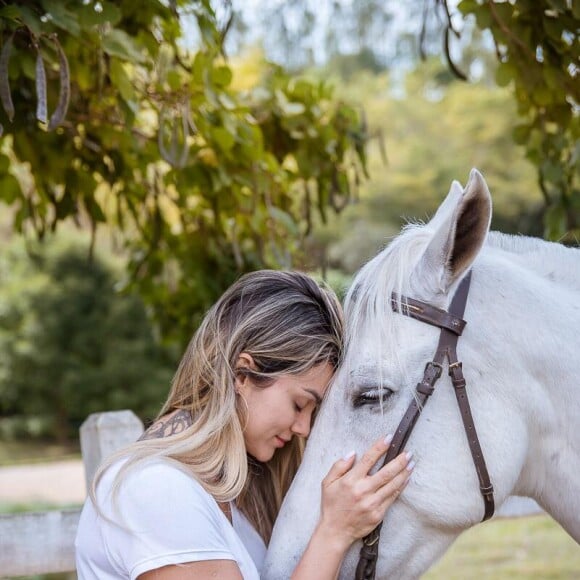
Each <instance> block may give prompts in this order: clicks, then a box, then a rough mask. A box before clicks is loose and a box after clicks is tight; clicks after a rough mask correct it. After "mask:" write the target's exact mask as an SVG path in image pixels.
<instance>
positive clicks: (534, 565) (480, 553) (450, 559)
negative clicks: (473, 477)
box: [9, 516, 580, 580]
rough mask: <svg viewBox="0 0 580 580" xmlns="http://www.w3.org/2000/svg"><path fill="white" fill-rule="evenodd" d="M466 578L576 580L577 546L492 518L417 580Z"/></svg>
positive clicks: (50, 577) (544, 527)
mask: <svg viewBox="0 0 580 580" xmlns="http://www.w3.org/2000/svg"><path fill="white" fill-rule="evenodd" d="M74 578H76V576H75V575H74V574H45V575H40V576H26V577H20V578H19V580H74ZM472 578H476V579H477V580H532V579H533V580H573V579H574V580H578V579H579V578H580V547H579V546H578V544H577V543H576V542H575V541H574V540H573V539H572V538H570V536H568V535H567V534H566V533H565V532H564V530H563V529H562V528H561V527H560V526H559V525H558V524H557V523H556V522H554V520H552V519H551V518H550V517H548V516H533V517H524V518H515V519H509V520H507V519H506V520H494V521H492V522H488V523H485V524H482V525H480V526H477V527H475V528H473V529H471V530H469V531H468V532H465V534H462V535H461V537H460V538H459V539H458V540H457V542H455V544H454V545H453V546H452V547H451V549H450V550H449V551H448V552H447V554H446V555H445V556H444V557H443V559H442V560H441V561H440V562H439V563H438V564H437V565H436V566H435V567H433V568H432V569H431V571H430V572H428V573H427V574H425V575H424V576H423V580H471V579H472ZM9 580H13V579H9ZM390 580H396V579H390Z"/></svg>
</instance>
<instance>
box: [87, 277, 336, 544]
mask: <svg viewBox="0 0 580 580" xmlns="http://www.w3.org/2000/svg"><path fill="white" fill-rule="evenodd" d="M342 350H343V318H342V310H341V307H340V304H339V302H338V300H337V298H336V296H335V295H334V293H333V292H332V291H330V290H328V289H326V288H324V287H321V286H319V285H318V284H317V283H316V282H315V281H314V280H312V279H311V278H310V277H308V276H306V275H304V274H301V273H299V272H279V271H273V270H262V271H258V272H253V273H250V274H246V275H244V276H242V277H241V278H240V279H239V280H238V281H237V282H236V283H235V284H233V285H232V286H231V287H230V288H229V289H228V290H227V291H226V292H225V293H224V295H223V296H222V297H221V298H220V299H219V300H218V302H217V303H216V304H215V305H214V306H213V307H212V308H211V309H210V310H209V312H208V313H207V314H206V316H205V318H204V320H203V321H202V323H201V325H200V327H199V329H198V330H197V332H196V333H195V334H194V336H193V338H192V339H191V341H190V343H189V345H188V347H187V349H186V351H185V353H184V355H183V358H182V359H181V362H180V364H179V367H178V369H177V372H176V374H175V377H174V379H173V384H172V387H171V391H170V393H169V396H168V399H167V401H166V403H165V405H164V406H163V408H162V409H161V412H160V414H159V417H163V416H164V415H167V414H168V413H171V412H173V411H175V410H178V409H182V410H187V411H188V412H189V413H190V415H191V417H192V424H191V426H190V427H188V428H187V429H185V430H184V431H182V432H180V433H178V434H175V435H171V436H169V437H166V438H160V439H146V440H142V441H138V442H136V443H134V444H132V445H131V446H129V447H128V448H125V449H124V450H122V451H120V452H119V453H117V454H115V455H113V456H112V457H111V458H110V459H109V460H107V461H106V462H105V464H104V465H103V467H102V468H101V469H100V470H99V472H98V473H97V476H96V477H95V481H94V484H93V487H92V490H91V498H92V499H93V502H94V503H95V505H97V503H96V501H95V498H96V494H95V489H96V485H97V483H98V481H99V479H100V477H101V476H102V474H103V473H104V471H105V470H106V469H107V468H108V467H109V466H110V465H111V464H112V463H114V462H115V461H117V460H118V459H120V458H121V457H128V459H127V461H126V462H125V464H124V465H123V467H122V468H121V469H120V470H119V473H118V474H117V476H116V479H115V482H114V485H113V497H115V494H116V491H118V487H119V485H120V482H121V478H122V477H123V476H124V475H125V474H126V473H127V470H129V469H132V468H133V467H135V466H136V465H137V464H139V463H140V462H142V461H144V460H146V459H148V458H153V457H163V458H166V459H168V460H170V461H172V462H174V463H175V465H176V466H177V467H179V468H180V469H182V470H185V471H187V473H189V474H190V475H193V476H194V477H195V478H196V479H197V480H198V481H199V483H200V484H201V485H202V486H203V487H204V488H205V490H206V491H207V492H208V493H209V494H211V495H212V496H213V497H214V498H215V499H216V501H218V502H228V501H233V500H235V501H236V505H237V506H238V507H239V508H240V510H241V511H242V512H243V513H244V514H245V515H246V517H247V518H248V519H249V520H250V522H251V523H252V524H253V525H254V527H255V528H256V529H257V530H258V532H259V533H260V535H261V536H262V537H263V539H264V541H266V542H268V541H269V539H270V535H271V532H272V527H273V525H274V520H275V518H276V516H277V514H278V511H279V509H280V505H281V503H282V500H283V498H284V495H285V494H286V492H287V490H288V487H289V486H290V483H291V481H292V479H293V477H294V475H295V474H296V470H297V469H298V466H299V464H300V461H301V459H302V451H303V447H304V442H303V441H302V440H300V439H298V438H293V439H292V441H291V442H290V443H289V444H287V445H286V446H285V447H284V448H282V449H279V450H278V451H277V452H276V453H275V455H274V457H273V458H272V460H270V461H268V462H266V463H261V462H258V461H257V460H255V459H253V458H251V457H249V456H248V455H247V454H246V448H245V443H244V434H243V420H244V415H245V414H244V412H243V409H240V408H239V400H240V399H239V397H236V393H235V389H234V384H235V379H236V374H237V373H240V372H244V373H246V374H247V375H248V376H249V378H250V380H251V381H252V382H253V383H254V384H255V385H256V386H262V387H264V388H267V387H268V386H269V385H270V384H271V383H272V382H273V381H274V380H275V379H276V377H279V376H280V375H286V374H299V373H302V372H305V371H308V370H309V369H311V368H312V367H314V366H316V365H319V364H324V363H329V364H330V365H331V366H332V367H333V368H334V369H336V368H337V366H338V364H339V362H340V360H341V357H342ZM242 353H247V354H249V355H250V356H251V357H252V359H253V361H254V365H255V366H254V368H252V369H251V370H247V369H243V370H242V369H239V368H236V364H237V361H238V358H239V356H240V354H242Z"/></svg>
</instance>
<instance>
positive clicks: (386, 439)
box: [385, 434, 393, 445]
mask: <svg viewBox="0 0 580 580" xmlns="http://www.w3.org/2000/svg"><path fill="white" fill-rule="evenodd" d="M392 440H393V436H392V434H389V435H387V436H386V437H385V445H388V444H389V443H390V442H391V441H392Z"/></svg>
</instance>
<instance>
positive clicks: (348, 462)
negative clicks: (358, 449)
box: [322, 451, 356, 485]
mask: <svg viewBox="0 0 580 580" xmlns="http://www.w3.org/2000/svg"><path fill="white" fill-rule="evenodd" d="M355 455H356V454H355V452H354V451H351V452H350V453H347V454H346V455H345V456H344V457H343V458H342V459H339V460H338V461H336V462H335V463H334V465H333V466H332V467H331V468H330V471H329V472H328V474H327V475H326V477H325V478H324V480H323V481H322V485H330V484H331V483H333V482H335V481H336V480H337V479H340V478H341V477H342V476H343V475H344V474H345V473H347V472H348V471H349V470H350V469H351V467H352V465H353V463H354V458H355Z"/></svg>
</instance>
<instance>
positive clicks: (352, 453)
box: [342, 451, 354, 461]
mask: <svg viewBox="0 0 580 580" xmlns="http://www.w3.org/2000/svg"><path fill="white" fill-rule="evenodd" d="M353 455H354V451H349V452H348V453H347V454H346V455H345V456H344V457H343V458H342V459H343V461H348V460H349V459H350V458H351V457H352V456H353Z"/></svg>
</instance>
